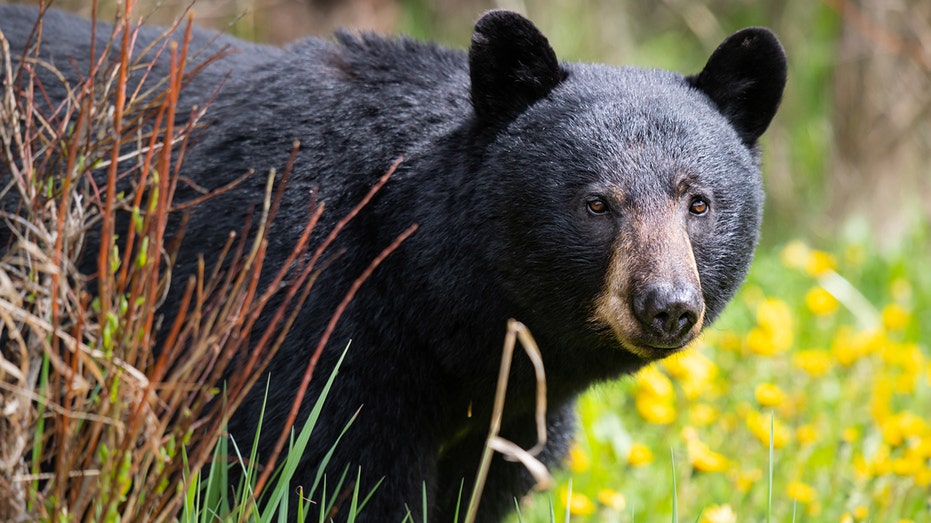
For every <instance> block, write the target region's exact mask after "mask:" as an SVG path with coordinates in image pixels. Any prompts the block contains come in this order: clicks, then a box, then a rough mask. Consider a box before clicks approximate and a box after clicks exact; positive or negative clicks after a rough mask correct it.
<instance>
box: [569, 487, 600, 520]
mask: <svg viewBox="0 0 931 523" xmlns="http://www.w3.org/2000/svg"><path fill="white" fill-rule="evenodd" d="M561 494H562V495H561V497H562V502H563V504H564V505H566V506H568V507H569V513H570V514H572V515H573V516H590V515H592V514H594V513H595V504H594V503H592V500H590V499H588V496H586V495H585V494H582V493H579V492H573V493H572V498H571V499H570V498H569V490H568V489H563V491H562V493H561Z"/></svg>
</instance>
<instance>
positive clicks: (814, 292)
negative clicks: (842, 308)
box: [805, 286, 839, 316]
mask: <svg viewBox="0 0 931 523" xmlns="http://www.w3.org/2000/svg"><path fill="white" fill-rule="evenodd" d="M805 305H806V306H807V307H808V310H810V311H811V312H812V314H814V315H816V316H827V315H829V314H833V313H834V312H836V311H837V307H838V306H839V303H838V301H837V298H835V297H834V296H833V295H832V294H831V293H830V292H828V291H827V290H825V289H824V287H820V286H818V287H813V288H811V289H810V290H809V291H808V292H807V293H806V294H805Z"/></svg>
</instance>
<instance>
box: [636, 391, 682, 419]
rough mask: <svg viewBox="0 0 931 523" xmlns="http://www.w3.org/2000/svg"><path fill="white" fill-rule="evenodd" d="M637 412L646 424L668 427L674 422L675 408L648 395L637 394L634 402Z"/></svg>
mask: <svg viewBox="0 0 931 523" xmlns="http://www.w3.org/2000/svg"><path fill="white" fill-rule="evenodd" d="M635 405H636V407H637V412H638V413H639V414H640V416H641V417H642V418H643V419H644V420H646V422H647V423H652V424H654V425H669V424H670V423H672V422H673V421H676V407H675V406H674V405H672V404H670V403H667V402H665V401H662V400H660V399H659V398H657V397H655V396H650V395H648V394H638V395H637V399H636V401H635Z"/></svg>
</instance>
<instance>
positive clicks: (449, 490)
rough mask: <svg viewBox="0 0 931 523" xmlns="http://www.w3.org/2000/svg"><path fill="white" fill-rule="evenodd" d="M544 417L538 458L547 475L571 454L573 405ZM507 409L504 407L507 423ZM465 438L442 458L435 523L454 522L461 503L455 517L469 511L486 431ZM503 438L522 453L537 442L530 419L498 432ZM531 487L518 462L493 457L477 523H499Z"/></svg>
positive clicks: (514, 421) (512, 422) (510, 422)
mask: <svg viewBox="0 0 931 523" xmlns="http://www.w3.org/2000/svg"><path fill="white" fill-rule="evenodd" d="M551 409H552V410H550V411H549V412H547V415H546V437H547V439H546V445H545V446H544V448H543V450H541V451H540V453H539V454H538V455H537V456H536V457H537V459H539V460H540V461H541V462H542V463H543V464H544V465H546V466H547V468H549V469H550V470H552V469H553V468H556V467H558V466H559V465H560V464H561V463H562V462H563V461H564V460H565V458H566V456H567V455H568V453H569V446H570V444H571V442H572V436H573V433H574V432H575V418H576V416H575V402H574V401H568V402H566V403H564V404H562V405H560V406H558V407H555V408H552V407H551ZM506 416H507V405H505V417H506ZM476 429H477V430H474V431H473V432H472V433H471V434H470V435H469V436H468V437H466V438H465V439H463V440H462V441H459V442H457V443H456V445H455V446H454V447H452V448H449V449H446V450H445V451H444V452H443V455H442V457H441V458H440V461H439V464H438V471H439V481H438V485H437V495H438V496H439V497H438V498H437V500H436V502H435V503H437V505H438V510H437V511H436V513H435V514H436V516H438V517H439V518H440V519H439V520H438V521H452V516H453V514H455V513H456V502H457V499H458V498H459V492H460V488H461V491H462V495H461V501H460V502H459V515H460V518H462V517H463V516H464V515H465V513H466V510H467V507H468V505H469V497H470V496H471V494H472V488H473V485H474V483H475V474H476V472H477V471H478V466H479V462H480V460H481V455H482V450H483V449H484V446H485V442H486V440H487V436H488V434H487V426H486V427H484V432H483V431H482V430H478V429H479V427H476ZM500 435H501V436H502V437H504V438H505V439H508V440H510V441H512V442H514V443H516V444H518V445H519V446H520V447H521V448H524V449H530V448H531V447H532V446H533V445H534V444H535V443H536V441H537V433H536V425H535V422H534V419H533V416H532V415H528V416H521V417H520V418H518V419H512V420H507V421H506V424H505V426H504V427H503V428H502V430H501V434H500ZM534 484H535V481H534V479H533V477H532V476H531V475H530V473H529V472H527V469H526V468H525V467H524V466H523V465H522V464H520V463H518V462H512V461H508V460H506V459H504V458H503V457H502V456H501V455H500V454H497V453H496V454H495V456H494V458H493V459H492V462H491V468H490V469H489V472H488V479H487V480H486V481H485V487H484V489H483V490H482V494H481V497H480V499H479V506H478V517H477V519H476V521H479V522H498V521H501V519H502V518H504V516H506V515H507V514H509V513H510V512H512V511H513V509H514V506H515V503H516V502H517V501H519V500H520V499H521V498H522V497H524V496H525V495H526V494H527V493H529V492H530V491H531V489H532V488H533V486H534Z"/></svg>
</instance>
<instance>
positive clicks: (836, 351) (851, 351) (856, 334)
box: [831, 325, 887, 367]
mask: <svg viewBox="0 0 931 523" xmlns="http://www.w3.org/2000/svg"><path fill="white" fill-rule="evenodd" d="M886 342H887V340H886V337H885V336H884V334H883V332H882V331H880V330H878V329H872V330H866V331H855V330H853V329H852V328H851V327H850V326H847V325H845V326H843V327H841V328H840V329H838V330H837V335H836V336H835V337H834V342H833V343H832V346H831V352H832V354H833V355H834V358H835V359H836V360H837V362H838V363H840V364H841V365H844V366H848V367H849V366H850V365H853V364H854V363H856V362H857V361H859V360H860V359H861V358H863V357H864V356H867V355H869V354H872V353H875V352H879V350H880V349H881V348H882V347H883V346H884V345H885V344H886Z"/></svg>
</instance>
